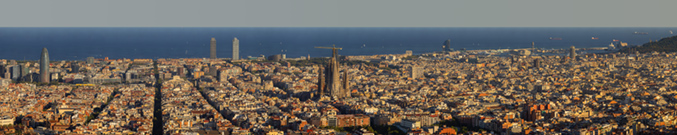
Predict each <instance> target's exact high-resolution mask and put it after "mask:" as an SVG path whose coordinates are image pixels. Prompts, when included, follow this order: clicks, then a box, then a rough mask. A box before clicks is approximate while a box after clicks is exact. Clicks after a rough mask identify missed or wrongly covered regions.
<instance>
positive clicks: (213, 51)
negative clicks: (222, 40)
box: [209, 38, 216, 59]
mask: <svg viewBox="0 0 677 135" xmlns="http://www.w3.org/2000/svg"><path fill="white" fill-rule="evenodd" d="M209 58H211V59H216V39H214V38H212V41H211V44H210V45H209Z"/></svg>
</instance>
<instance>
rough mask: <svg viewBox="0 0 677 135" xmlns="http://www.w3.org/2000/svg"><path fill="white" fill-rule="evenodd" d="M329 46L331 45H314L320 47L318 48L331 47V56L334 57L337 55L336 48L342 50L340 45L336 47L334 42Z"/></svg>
mask: <svg viewBox="0 0 677 135" xmlns="http://www.w3.org/2000/svg"><path fill="white" fill-rule="evenodd" d="M331 46H332V47H325V46H316V47H315V48H320V49H331V52H332V54H331V56H332V57H334V58H336V56H337V53H336V50H337V49H338V50H343V48H342V47H336V45H335V44H334V45H331Z"/></svg>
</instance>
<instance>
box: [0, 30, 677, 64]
mask: <svg viewBox="0 0 677 135" xmlns="http://www.w3.org/2000/svg"><path fill="white" fill-rule="evenodd" d="M670 30H673V31H677V28H657V27H639V28H629V27H623V28H611V27H604V28H513V27H511V28H501V27H496V28H491V27H489V28H465V27H464V28H406V27H405V28H387V27H386V28H381V27H379V28H369V27H356V28H350V27H348V28H334V27H330V28H324V27H318V28H314V27H310V28H294V27H292V28H286V27H282V28H280V27H275V28H258V27H256V28H230V27H218V28H203V27H201V28H181V27H176V28H145V27H140V28H138V27H129V28H119V27H111V28H87V27H85V28H61V27H58V28H0V59H16V60H24V59H25V60H38V59H39V55H40V51H41V49H42V48H43V47H46V48H47V49H48V50H49V55H50V59H52V60H85V59H86V57H90V56H92V57H96V58H103V57H109V58H110V59H119V58H152V59H155V58H205V57H209V44H210V39H211V38H212V37H214V38H216V40H217V56H218V57H220V58H230V57H231V56H232V50H231V49H232V47H231V46H232V40H233V38H234V37H237V38H238V39H239V40H240V55H241V56H240V57H242V58H246V57H247V56H260V55H266V56H268V55H274V54H280V53H284V54H287V57H300V56H307V55H310V56H311V57H326V56H330V55H331V52H330V50H325V49H316V48H314V47H315V46H331V45H332V44H335V45H336V46H337V47H343V50H341V51H339V54H341V55H372V54H401V53H404V52H405V51H406V50H412V51H413V52H414V54H420V53H427V52H435V51H441V50H442V43H443V42H444V41H445V40H447V39H451V44H452V48H454V49H457V50H458V49H462V48H465V49H468V50H474V49H507V48H513V49H514V48H528V47H531V42H535V44H536V47H537V48H544V49H560V48H568V47H570V46H572V45H573V46H576V47H577V48H586V47H606V46H608V45H609V44H610V43H611V42H612V39H618V40H620V41H623V42H627V43H628V44H630V45H639V44H643V43H646V42H649V41H650V40H658V39H660V38H664V37H670V36H674V35H673V34H670V32H669V31H670ZM634 32H646V33H648V34H646V35H638V34H633V33H634ZM550 37H553V38H561V39H562V40H550V39H549V38H550ZM591 37H598V38H599V39H597V40H593V39H592V38H591Z"/></svg>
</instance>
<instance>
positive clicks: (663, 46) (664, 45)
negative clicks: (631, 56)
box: [619, 36, 677, 53]
mask: <svg viewBox="0 0 677 135" xmlns="http://www.w3.org/2000/svg"><path fill="white" fill-rule="evenodd" d="M619 51H620V52H635V51H639V52H641V53H650V52H654V51H656V52H677V36H672V37H668V38H663V39H661V40H659V41H658V42H649V43H644V44H643V45H641V46H635V47H629V48H623V49H621V50H619Z"/></svg>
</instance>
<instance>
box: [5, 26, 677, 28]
mask: <svg viewBox="0 0 677 135" xmlns="http://www.w3.org/2000/svg"><path fill="white" fill-rule="evenodd" d="M0 28H677V26H636V27H630V26H487V27H484V26H454V27H443V26H442V27H439V26H405V27H390V26H354V27H349V26H308V27H305V26H245V27H239V26H0Z"/></svg>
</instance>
